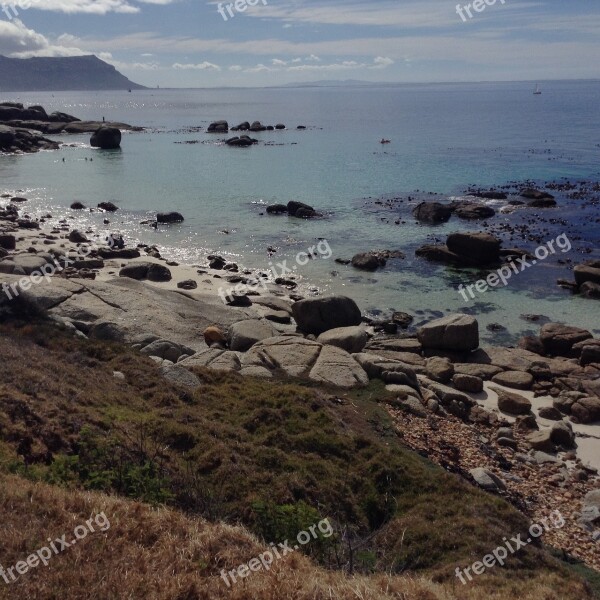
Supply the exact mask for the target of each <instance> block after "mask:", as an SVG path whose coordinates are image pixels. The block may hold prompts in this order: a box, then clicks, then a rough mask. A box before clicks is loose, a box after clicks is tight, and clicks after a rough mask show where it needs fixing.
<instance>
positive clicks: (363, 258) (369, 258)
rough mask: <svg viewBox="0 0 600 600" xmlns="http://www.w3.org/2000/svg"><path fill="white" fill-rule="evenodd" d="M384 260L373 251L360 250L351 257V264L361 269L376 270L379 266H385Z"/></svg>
mask: <svg viewBox="0 0 600 600" xmlns="http://www.w3.org/2000/svg"><path fill="white" fill-rule="evenodd" d="M385 265H386V260H385V258H383V257H382V256H380V255H379V254H376V253H375V252H362V253H360V254H355V255H354V256H353V257H352V266H353V267H354V268H355V269H360V270H361V271H376V270H377V269H379V267H385Z"/></svg>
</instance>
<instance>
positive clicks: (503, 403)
mask: <svg viewBox="0 0 600 600" xmlns="http://www.w3.org/2000/svg"><path fill="white" fill-rule="evenodd" d="M491 389H492V391H494V392H496V394H498V408H499V409H500V410H501V411H502V412H505V413H508V414H509V415H528V414H529V413H530V412H531V402H530V401H529V400H528V399H527V398H525V397H524V396H521V395H519V394H515V393H513V392H508V391H506V390H503V389H501V388H497V387H493V388H491Z"/></svg>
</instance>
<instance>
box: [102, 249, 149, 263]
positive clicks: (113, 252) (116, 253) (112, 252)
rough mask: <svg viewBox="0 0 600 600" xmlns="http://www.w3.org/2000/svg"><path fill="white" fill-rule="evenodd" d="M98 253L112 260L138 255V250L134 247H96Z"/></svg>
mask: <svg viewBox="0 0 600 600" xmlns="http://www.w3.org/2000/svg"><path fill="white" fill-rule="evenodd" d="M98 254H99V255H100V256H101V257H102V258H104V259H106V260H110V259H113V260H114V259H116V258H125V259H132V258H139V257H140V251H139V250H136V249H135V248H120V249H114V248H98Z"/></svg>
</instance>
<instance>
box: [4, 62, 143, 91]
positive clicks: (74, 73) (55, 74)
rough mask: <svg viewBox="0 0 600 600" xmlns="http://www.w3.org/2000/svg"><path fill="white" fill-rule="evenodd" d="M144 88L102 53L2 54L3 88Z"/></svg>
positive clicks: (65, 89) (39, 89) (64, 89)
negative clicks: (107, 59)
mask: <svg viewBox="0 0 600 600" xmlns="http://www.w3.org/2000/svg"><path fill="white" fill-rule="evenodd" d="M134 89H135V90H143V89H146V88H145V87H144V86H143V85H139V84H137V83H134V82H133V81H130V80H129V79H127V77H125V75H122V74H121V73H119V71H117V70H116V69H115V67H113V66H112V65H109V64H108V63H105V62H104V61H103V60H100V59H99V58H98V57H96V56H93V55H89V56H68V57H57V58H51V57H39V58H7V57H6V56H0V93H1V92H31V91H39V92H46V91H47V92H51V91H76V90H82V91H86V90H89V91H95V90H134Z"/></svg>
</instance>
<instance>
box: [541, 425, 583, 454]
mask: <svg viewBox="0 0 600 600" xmlns="http://www.w3.org/2000/svg"><path fill="white" fill-rule="evenodd" d="M550 439H551V440H552V442H553V443H554V444H556V445H557V446H562V447H563V448H566V449H567V450H570V449H572V448H575V446H576V445H575V434H574V433H573V428H572V427H571V424H570V423H565V422H564V421H561V422H560V423H554V425H552V428H551V430H550ZM540 450H541V448H540Z"/></svg>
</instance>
